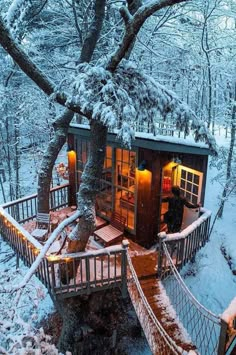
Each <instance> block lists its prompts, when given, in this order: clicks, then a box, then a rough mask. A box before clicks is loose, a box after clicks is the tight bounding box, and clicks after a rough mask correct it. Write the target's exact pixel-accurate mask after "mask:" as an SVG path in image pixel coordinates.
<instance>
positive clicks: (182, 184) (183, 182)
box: [180, 180, 185, 190]
mask: <svg viewBox="0 0 236 355" xmlns="http://www.w3.org/2000/svg"><path fill="white" fill-rule="evenodd" d="M180 188H181V189H184V190H185V181H184V180H181V181H180Z"/></svg>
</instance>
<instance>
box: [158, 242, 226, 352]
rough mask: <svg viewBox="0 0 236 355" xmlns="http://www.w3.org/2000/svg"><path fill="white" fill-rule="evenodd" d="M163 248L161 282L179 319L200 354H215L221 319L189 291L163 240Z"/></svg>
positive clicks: (217, 346) (218, 340) (217, 347)
mask: <svg viewBox="0 0 236 355" xmlns="http://www.w3.org/2000/svg"><path fill="white" fill-rule="evenodd" d="M163 250H164V253H165V256H166V258H167V265H168V266H169V268H167V269H166V270H167V276H166V277H165V275H163V276H162V278H163V279H164V280H163V281H162V283H163V285H164V287H165V290H166V293H167V295H168V297H169V298H170V301H171V303H172V305H173V307H174V308H175V311H176V313H177V315H178V317H179V319H180V321H181V322H182V324H183V325H184V327H185V329H186V330H187V332H188V334H190V335H191V339H192V341H193V343H194V344H195V345H196V346H197V349H198V351H199V352H200V354H204V355H213V354H217V352H218V349H219V345H220V344H219V342H220V333H221V328H222V326H224V324H222V322H223V321H222V320H221V319H220V317H218V316H216V315H215V314H213V313H212V312H210V311H209V310H208V309H206V308H205V307H204V306H202V305H201V304H200V303H199V302H198V301H197V300H196V298H195V297H194V296H193V295H192V293H191V292H190V291H189V289H188V288H187V286H186V285H185V283H184V281H183V280H182V278H181V276H180V274H179V273H178V271H177V269H176V267H175V265H174V263H173V260H172V258H171V256H170V254H169V251H168V248H167V245H166V244H165V242H164V243H163Z"/></svg>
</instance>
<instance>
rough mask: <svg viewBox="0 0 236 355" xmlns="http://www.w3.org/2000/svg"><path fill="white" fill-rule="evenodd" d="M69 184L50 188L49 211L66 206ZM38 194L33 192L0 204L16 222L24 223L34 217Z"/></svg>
mask: <svg viewBox="0 0 236 355" xmlns="http://www.w3.org/2000/svg"><path fill="white" fill-rule="evenodd" d="M68 190H69V184H64V185H60V186H56V187H53V188H52V189H51V190H50V199H49V205H50V211H54V210H58V209H60V208H62V207H66V206H68V192H69V191H68ZM37 199H38V195H37V194H33V195H30V196H26V197H23V198H20V199H18V200H15V201H11V202H8V203H5V204H4V205H2V208H4V210H6V211H7V212H8V213H9V214H10V215H11V216H12V217H13V218H14V219H15V220H16V221H17V222H19V223H24V222H26V221H30V220H32V219H34V218H35V217H36V214H37Z"/></svg>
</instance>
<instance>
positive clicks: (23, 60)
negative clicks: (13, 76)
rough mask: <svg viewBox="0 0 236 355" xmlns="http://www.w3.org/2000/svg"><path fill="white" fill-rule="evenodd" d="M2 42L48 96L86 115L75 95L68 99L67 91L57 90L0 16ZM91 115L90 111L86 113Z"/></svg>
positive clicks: (0, 40) (0, 41)
mask: <svg viewBox="0 0 236 355" xmlns="http://www.w3.org/2000/svg"><path fill="white" fill-rule="evenodd" d="M0 44H1V45H2V47H3V48H4V49H5V50H6V52H7V53H8V54H9V55H10V56H11V57H12V59H13V60H14V61H15V62H16V63H17V64H18V65H19V67H20V68H21V69H22V70H23V72H24V73H25V74H26V75H27V76H28V77H29V78H31V79H32V80H33V81H34V82H35V83H36V84H37V85H38V87H39V88H40V89H41V90H43V91H44V93H45V94H47V95H48V96H52V97H53V99H54V100H55V101H56V102H58V103H59V104H61V105H63V106H66V107H67V108H68V109H70V110H72V111H74V112H76V113H79V114H81V115H84V113H83V112H81V109H80V107H79V105H78V104H77V103H76V102H74V100H73V97H72V98H71V99H70V100H68V96H69V95H67V94H66V93H63V92H61V91H58V90H57V87H56V85H55V84H54V83H53V82H52V81H51V80H50V79H49V78H48V77H47V76H46V75H45V73H44V72H43V71H42V70H41V69H40V68H39V67H38V66H37V65H36V64H35V63H34V62H33V61H32V60H31V59H30V58H29V56H28V55H27V54H26V53H25V52H24V50H23V49H22V47H21V46H20V45H18V44H17V43H16V42H15V41H14V39H13V38H12V36H11V35H10V33H9V31H8V29H7V26H6V24H5V23H4V21H3V19H2V18H1V16H0ZM86 116H87V117H89V113H88V112H87V113H86Z"/></svg>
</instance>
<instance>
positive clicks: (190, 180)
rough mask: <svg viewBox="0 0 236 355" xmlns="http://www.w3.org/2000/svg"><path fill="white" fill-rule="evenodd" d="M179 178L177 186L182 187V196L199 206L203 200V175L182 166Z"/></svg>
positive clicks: (179, 169)
mask: <svg viewBox="0 0 236 355" xmlns="http://www.w3.org/2000/svg"><path fill="white" fill-rule="evenodd" d="M178 176H179V179H178V181H177V184H178V185H179V186H180V189H181V192H182V195H183V196H185V197H186V198H187V199H188V200H189V201H190V202H192V203H193V204H197V203H198V202H199V201H200V198H201V190H202V176H203V173H201V172H200V171H197V170H193V169H190V168H187V167H185V166H182V165H180V166H179V167H178Z"/></svg>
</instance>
